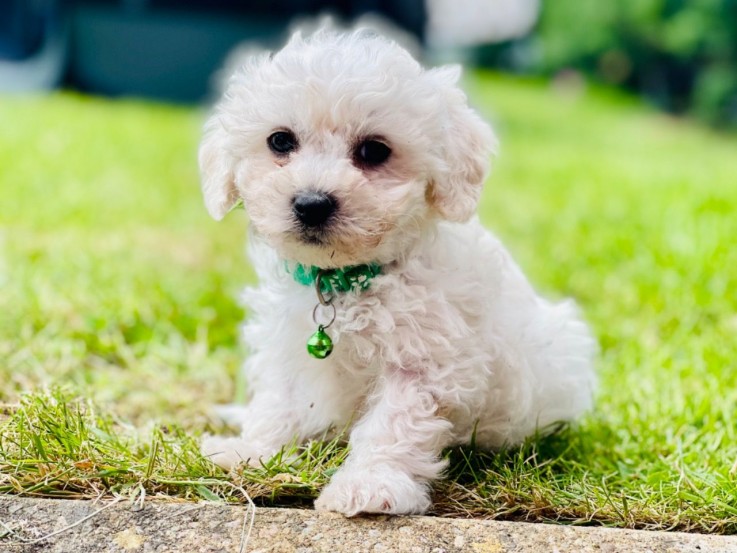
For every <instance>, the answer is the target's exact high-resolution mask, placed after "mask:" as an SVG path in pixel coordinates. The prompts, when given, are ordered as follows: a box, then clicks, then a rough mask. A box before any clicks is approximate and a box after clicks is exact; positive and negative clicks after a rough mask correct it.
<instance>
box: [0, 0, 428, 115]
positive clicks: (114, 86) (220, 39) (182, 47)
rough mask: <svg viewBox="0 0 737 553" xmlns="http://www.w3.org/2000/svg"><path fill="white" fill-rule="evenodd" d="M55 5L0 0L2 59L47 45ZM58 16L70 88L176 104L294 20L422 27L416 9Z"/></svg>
mask: <svg viewBox="0 0 737 553" xmlns="http://www.w3.org/2000/svg"><path fill="white" fill-rule="evenodd" d="M59 5H60V2H56V1H54V0H25V1H24V0H0V59H3V58H5V59H13V60H14V61H13V62H12V63H13V65H17V66H20V65H23V64H26V63H27V61H28V60H30V59H31V57H32V54H33V52H36V51H38V50H39V48H41V46H40V45H41V44H43V43H44V41H45V40H46V39H47V37H48V36H49V33H50V32H49V30H48V29H49V23H48V22H49V21H50V20H57V21H61V20H62V19H61V15H60V13H59V12H60V9H59ZM64 8H65V9H64V10H63V11H64V15H66V16H67V18H68V20H69V22H70V32H69V37H68V40H66V37H65V36H64V39H65V40H63V41H61V43H60V44H57V48H58V49H59V51H61V52H66V48H67V46H68V48H69V56H68V58H65V57H64V56H62V60H64V59H68V62H67V63H66V64H64V65H63V67H64V68H65V70H66V81H67V83H68V84H69V85H71V86H74V87H76V88H79V89H81V90H84V91H87V92H93V93H102V94H108V95H135V96H147V97H154V98H161V99H167V100H175V101H181V102H193V101H197V100H200V99H202V98H204V97H205V96H206V95H207V92H208V89H209V78H210V75H211V74H212V73H213V71H215V70H216V69H217V68H218V67H219V66H220V65H221V63H222V62H223V60H224V58H225V57H226V55H227V53H228V52H229V51H230V50H231V49H232V48H233V47H234V46H235V45H236V44H238V43H240V42H243V41H252V40H257V41H259V42H261V43H265V44H267V45H272V46H275V45H277V44H278V41H279V40H280V39H281V38H282V37H283V34H284V31H285V30H286V28H287V26H288V24H289V23H290V21H291V20H292V19H293V18H294V17H296V16H310V15H318V14H321V13H330V14H334V15H336V16H338V17H342V18H346V19H352V18H355V17H357V16H360V15H363V14H366V13H375V14H380V15H382V16H384V17H387V18H388V19H390V20H392V21H393V22H394V23H396V24H397V25H399V26H400V27H402V28H404V29H405V30H408V31H410V32H411V33H413V34H415V35H416V36H417V37H419V38H421V37H422V33H423V29H424V23H425V15H424V13H425V12H424V1H423V0H398V1H392V0H353V1H351V0H322V1H317V0H270V1H264V0H86V1H84V0H80V1H73V0H69V1H68V2H65V3H64ZM57 42H59V41H57ZM6 43H7V46H6ZM0 63H2V62H0ZM8 64H10V62H7V63H6V65H8ZM7 78H8V77H6V76H5V75H4V73H3V72H2V66H1V65H0V79H2V80H0V90H2V89H9V88H11V87H9V86H6V84H7V82H4V81H7ZM57 81H58V78H57Z"/></svg>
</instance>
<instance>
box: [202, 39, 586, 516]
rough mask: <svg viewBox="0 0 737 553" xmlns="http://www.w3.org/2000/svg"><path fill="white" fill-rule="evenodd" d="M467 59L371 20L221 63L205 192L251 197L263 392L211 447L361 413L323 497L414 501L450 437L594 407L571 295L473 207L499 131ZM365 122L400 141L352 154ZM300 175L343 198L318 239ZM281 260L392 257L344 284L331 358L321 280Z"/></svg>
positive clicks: (282, 435)
mask: <svg viewBox="0 0 737 553" xmlns="http://www.w3.org/2000/svg"><path fill="white" fill-rule="evenodd" d="M459 74H460V70H459V69H458V68H456V67H443V68H439V69H431V70H424V69H423V68H422V67H421V66H420V65H419V64H418V63H417V62H416V61H415V60H414V59H413V58H412V57H411V56H410V55H409V54H408V53H407V52H406V51H404V50H403V49H402V48H400V47H399V46H397V45H396V44H395V43H393V42H391V41H389V40H387V39H384V38H381V37H379V36H376V35H374V34H372V33H371V32H367V31H364V30H358V31H353V32H349V33H339V32H334V31H328V30H322V31H318V32H317V33H315V34H313V35H312V36H310V37H308V38H303V37H302V36H301V35H299V34H296V35H295V36H294V37H292V39H291V40H290V41H289V43H288V44H287V45H286V46H285V47H284V48H283V49H282V50H281V51H279V52H277V53H275V54H273V55H271V56H270V55H262V56H259V57H255V58H253V59H251V60H250V61H248V62H247V63H246V64H245V65H244V67H242V68H241V69H240V70H239V71H237V72H236V74H235V75H234V76H233V77H232V78H231V80H230V81H229V83H228V86H227V89H226V92H225V94H224V96H223V98H222V100H221V102H220V103H219V104H218V106H217V108H216V110H215V112H214V114H213V115H212V117H211V118H210V120H209V121H208V123H207V125H206V130H205V137H204V139H203V142H202V146H201V150H200V164H201V169H202V174H203V192H204V197H205V202H206V205H207V207H208V209H209V211H210V213H211V214H212V215H213V216H214V217H215V218H217V219H220V218H222V217H223V216H224V215H225V214H226V213H227V211H228V210H229V209H230V208H231V207H232V206H233V204H234V203H235V202H236V201H237V200H238V199H239V198H242V199H243V200H244V204H245V207H246V210H247V212H248V215H249V218H250V220H251V225H252V232H251V241H250V247H251V256H252V260H253V264H254V266H255V268H256V270H257V272H258V276H259V279H260V285H259V286H258V287H257V288H253V289H249V290H247V291H246V292H245V295H244V298H245V300H246V303H247V305H248V307H249V321H248V322H247V324H246V325H245V326H244V336H245V340H246V342H247V343H248V345H249V346H250V349H251V354H250V356H249V357H248V360H247V361H246V363H245V372H246V375H247V380H248V384H249V391H250V394H251V398H250V401H249V403H248V404H247V405H246V406H244V407H231V408H229V409H228V410H226V412H225V415H226V416H227V418H229V419H230V420H231V422H237V423H238V424H240V425H241V426H242V433H241V435H240V436H239V437H234V438H223V437H209V438H207V439H205V441H204V443H203V451H204V452H205V453H206V454H207V455H209V456H210V457H211V458H212V460H213V461H214V462H216V463H217V464H219V465H221V466H223V467H226V468H229V467H232V466H234V465H237V464H238V463H241V462H251V463H257V462H258V460H259V459H260V458H262V457H268V456H270V455H272V454H274V453H275V452H276V451H278V450H279V449H280V448H281V447H282V446H283V445H284V444H286V443H289V442H291V441H293V440H295V439H297V440H300V441H303V440H307V439H309V438H311V437H314V436H319V435H321V434H322V433H324V432H325V431H326V430H327V429H329V428H342V427H344V426H345V425H346V424H348V423H349V422H350V421H356V422H355V424H354V425H353V427H352V431H351V434H350V447H351V452H350V455H349V457H348V459H347V461H346V462H345V464H344V466H343V467H342V468H341V469H340V470H339V471H338V472H337V473H336V474H335V476H334V477H333V479H332V481H331V482H330V484H329V485H328V486H327V487H326V488H325V489H324V490H323V492H322V494H321V495H320V497H319V499H318V500H317V501H316V503H315V505H316V507H317V508H318V509H326V510H331V511H338V512H341V513H344V514H346V515H348V516H351V515H355V514H357V513H359V512H382V513H421V512H424V511H426V510H427V509H428V507H429V506H430V499H429V483H430V482H431V481H432V480H433V479H436V478H438V477H439V475H440V474H441V473H442V471H443V469H444V467H445V464H444V462H443V461H442V459H441V457H440V454H441V452H442V450H443V448H445V447H447V446H450V445H453V444H463V443H468V442H469V440H470V439H471V437H472V435H475V440H476V443H477V444H479V445H480V446H482V447H486V448H498V447H501V446H505V445H513V444H516V443H519V442H520V441H521V440H523V439H524V438H525V437H526V436H529V435H530V434H532V433H534V432H535V431H536V430H543V431H545V429H546V428H549V426H550V425H551V424H552V423H554V422H556V421H567V420H572V419H574V418H576V417H577V416H578V415H580V414H581V413H582V412H583V411H585V410H586V409H588V408H589V407H590V405H591V398H592V391H593V388H594V384H595V377H594V372H593V370H592V357H593V353H594V350H595V343H594V341H593V340H592V338H591V336H590V333H589V331H588V329H587V327H586V325H585V324H584V323H583V322H581V320H580V319H579V317H578V314H577V311H576V308H575V306H574V304H573V303H572V302H563V303H559V304H553V303H550V302H548V301H546V300H545V299H542V298H540V297H539V296H537V295H536V293H535V292H534V290H533V289H532V288H531V286H530V284H529V283H528V282H527V280H526V279H525V277H524V275H523V274H522V272H521V271H520V270H519V268H518V267H517V265H516V264H515V263H514V261H513V260H512V259H511V258H510V256H509V255H508V253H507V252H506V250H505V249H504V247H503V246H502V245H501V244H500V243H499V241H498V240H497V239H496V238H494V237H493V236H492V235H491V234H490V233H489V232H488V231H486V230H485V229H484V228H483V227H482V226H481V225H480V224H479V222H478V221H477V219H476V218H474V216H473V214H474V211H475V208H476V204H477V201H478V198H479V195H480V192H481V186H482V184H483V182H484V180H485V178H486V175H487V173H488V168H489V159H490V157H491V154H492V153H493V150H494V147H495V139H494V137H493V134H492V132H491V129H490V128H489V127H488V125H487V124H486V123H484V122H483V121H482V120H481V119H480V118H479V117H478V116H477V115H476V114H475V113H474V112H473V111H472V110H471V109H470V108H469V107H468V105H467V103H466V97H465V95H464V94H463V92H461V90H460V89H459V88H458V87H457V85H456V82H457V80H458V77H459ZM284 129H289V130H290V131H291V132H293V133H294V135H295V136H296V137H297V139H298V141H299V147H298V149H296V150H295V151H294V152H292V153H291V154H289V156H288V157H283V156H282V157H278V156H275V155H274V154H273V153H272V152H271V151H270V149H269V148H268V146H267V138H268V136H269V135H270V134H272V133H273V132H275V131H277V130H284ZM366 137H381V139H382V140H383V141H384V142H385V143H386V144H387V145H388V146H390V148H391V155H390V157H389V159H388V160H387V161H386V162H385V163H384V164H382V165H380V166H377V167H370V168H366V167H360V166H357V164H356V163H355V162H354V154H353V152H354V148H355V144H357V143H358V142H359V141H360V140H362V139H365V138H366ZM303 190H317V191H321V192H329V193H330V194H332V195H333V196H334V197H335V198H337V202H338V206H339V207H338V210H337V212H336V214H335V217H334V220H333V221H332V223H331V225H330V226H329V227H328V229H327V230H326V231H325V232H324V233H323V235H322V237H321V239H320V241H319V242H318V243H316V242H314V241H306V240H305V239H304V236H302V234H301V233H300V230H299V226H298V225H296V224H295V220H294V214H293V212H292V207H291V206H292V199H293V198H294V196H295V194H297V193H299V192H300V191H303ZM285 262H300V263H303V264H306V265H315V266H319V267H323V268H333V267H341V266H345V265H354V264H360V263H368V262H379V263H381V264H382V265H383V272H382V274H381V275H380V276H378V277H376V278H375V279H374V281H373V283H372V285H371V287H370V288H369V289H368V290H367V291H365V292H362V293H353V292H351V293H344V294H340V295H338V297H337V298H336V300H335V305H336V309H337V319H336V321H335V323H334V324H333V326H331V327H330V333H331V335H332V338H333V340H334V342H335V351H334V353H333V354H332V355H331V356H330V357H329V358H327V359H325V360H316V359H313V358H311V357H309V356H308V355H307V353H306V351H305V342H306V340H307V338H308V337H309V336H310V335H311V334H312V333H313V332H314V330H315V324H314V322H313V321H312V319H311V314H312V309H313V307H314V305H315V303H316V297H315V292H314V290H313V289H311V288H309V287H305V286H302V285H300V284H298V283H296V282H295V281H294V280H293V278H292V276H291V275H290V274H288V272H287V271H286V270H285Z"/></svg>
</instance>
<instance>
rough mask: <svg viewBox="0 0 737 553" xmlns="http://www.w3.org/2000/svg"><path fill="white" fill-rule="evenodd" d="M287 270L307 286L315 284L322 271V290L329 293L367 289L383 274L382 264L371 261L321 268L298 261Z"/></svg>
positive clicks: (296, 279)
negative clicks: (362, 263) (340, 266)
mask: <svg viewBox="0 0 737 553" xmlns="http://www.w3.org/2000/svg"><path fill="white" fill-rule="evenodd" d="M287 271H289V272H291V273H292V276H293V277H294V280H295V281H297V282H298V283H300V284H303V285H305V286H314V285H315V280H316V279H317V275H318V273H319V272H320V271H322V276H321V277H320V291H321V292H322V293H324V294H329V293H333V292H351V291H353V290H356V291H359V292H360V291H362V290H366V289H367V288H368V287H369V286H371V281H372V280H373V279H374V277H375V276H377V275H380V274H381V265H379V264H378V263H369V264H367V265H350V266H348V267H343V268H341V269H320V267H314V266H312V267H305V266H304V265H302V264H301V263H297V264H296V265H295V266H294V268H293V269H292V270H290V267H289V265H288V266H287Z"/></svg>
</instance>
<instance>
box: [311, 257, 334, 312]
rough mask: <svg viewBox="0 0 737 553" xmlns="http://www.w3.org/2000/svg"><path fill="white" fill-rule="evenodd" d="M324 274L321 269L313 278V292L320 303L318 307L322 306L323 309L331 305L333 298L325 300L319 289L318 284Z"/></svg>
mask: <svg viewBox="0 0 737 553" xmlns="http://www.w3.org/2000/svg"><path fill="white" fill-rule="evenodd" d="M324 274H325V271H324V270H323V269H320V270H319V271H318V272H317V276H316V277H315V292H317V301H319V302H320V305H324V306H325V307H327V306H328V305H332V303H333V298H334V296H330V297H329V298H328V299H325V296H324V295H323V293H322V290H321V289H320V282H321V281H322V277H323V275H324ZM333 308H334V307H333ZM333 319H334V317H333Z"/></svg>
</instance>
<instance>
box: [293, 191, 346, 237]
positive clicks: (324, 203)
mask: <svg viewBox="0 0 737 553" xmlns="http://www.w3.org/2000/svg"><path fill="white" fill-rule="evenodd" d="M337 207H338V202H337V201H336V200H335V198H334V197H333V196H332V195H330V194H327V193H325V192H314V191H308V192H300V193H299V194H297V195H296V196H295V197H294V199H293V200H292V212H293V213H294V216H295V217H296V218H297V220H298V221H299V222H300V223H301V224H302V225H303V226H304V228H305V229H319V228H320V227H323V226H324V225H325V223H327V222H328V220H329V219H330V217H332V215H333V213H335V210H336V208H337Z"/></svg>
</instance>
